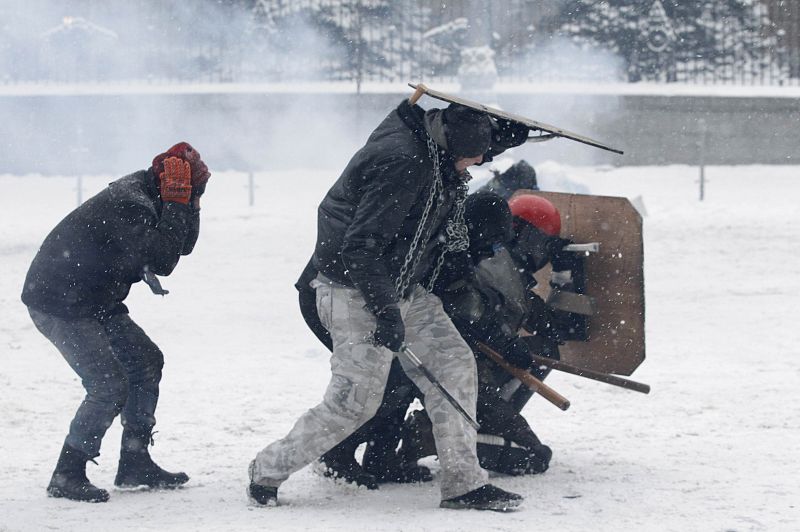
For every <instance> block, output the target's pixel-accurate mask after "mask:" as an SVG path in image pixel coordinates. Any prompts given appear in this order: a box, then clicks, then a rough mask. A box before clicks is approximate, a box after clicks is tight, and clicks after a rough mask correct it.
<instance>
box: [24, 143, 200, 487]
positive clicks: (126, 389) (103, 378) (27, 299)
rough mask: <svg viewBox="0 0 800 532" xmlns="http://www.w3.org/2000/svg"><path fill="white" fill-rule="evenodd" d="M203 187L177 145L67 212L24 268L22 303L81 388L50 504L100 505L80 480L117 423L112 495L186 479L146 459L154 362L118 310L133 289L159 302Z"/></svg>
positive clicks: (196, 168) (189, 242) (185, 149)
mask: <svg viewBox="0 0 800 532" xmlns="http://www.w3.org/2000/svg"><path fill="white" fill-rule="evenodd" d="M209 177H210V174H209V172H208V168H207V167H206V165H205V163H203V161H202V159H201V158H200V155H199V154H198V153H197V151H195V150H194V149H193V148H192V147H191V146H190V145H189V144H187V143H185V142H184V143H179V144H177V145H175V146H173V147H172V148H170V149H169V150H168V151H166V152H165V153H162V154H160V155H158V156H156V158H155V159H154V160H153V163H152V166H151V167H150V168H149V169H148V170H141V171H138V172H135V173H133V174H130V175H128V176H125V177H123V178H120V179H118V180H116V181H114V182H112V183H110V184H109V186H108V187H107V188H106V189H104V190H103V191H102V192H100V193H99V194H97V195H96V196H94V197H92V198H91V199H89V200H88V201H86V202H85V203H84V204H83V205H81V206H80V207H78V208H77V209H75V210H74V211H72V212H71V213H70V214H69V215H67V217H66V218H64V219H63V220H62V221H61V222H60V223H59V224H58V225H57V226H56V227H55V228H54V229H53V230H52V231H51V232H50V234H49V235H48V236H47V238H46V239H45V241H44V243H43V244H42V246H41V247H40V248H39V252H38V253H37V254H36V257H35V258H34V259H33V263H32V264H31V267H30V269H29V270H28V275H27V277H26V279H25V286H24V288H23V291H22V301H23V302H24V303H25V304H26V305H27V306H28V310H29V312H30V315H31V318H32V319H33V323H34V324H35V325H36V328H37V329H38V330H39V331H40V332H41V333H42V334H43V335H44V336H45V337H47V339H48V340H50V341H51V342H52V343H53V344H54V345H55V346H56V347H57V348H58V350H59V351H60V352H61V354H62V355H63V356H64V358H65V359H66V361H67V363H69V365H70V367H71V368H72V369H73V370H74V371H75V372H76V373H77V374H78V376H79V377H80V378H81V381H82V384H83V386H84V388H85V389H86V397H85V399H84V400H83V402H82V403H81V405H80V407H79V408H78V411H77V412H76V413H75V417H74V418H73V420H72V423H71V424H70V429H69V434H68V435H67V437H66V440H65V442H64V445H63V448H62V450H61V456H60V457H59V459H58V464H57V465H56V468H55V471H54V472H53V476H52V478H51V480H50V484H49V485H48V487H47V492H48V494H49V495H50V496H52V497H66V498H68V499H73V500H78V501H89V502H105V501H106V500H108V492H107V491H106V490H104V489H101V488H98V487H96V486H94V485H93V484H92V483H91V482H89V480H88V479H87V478H86V462H87V461H89V460H92V461H93V459H94V458H95V457H97V456H99V454H100V443H101V441H102V439H103V435H104V434H105V432H106V430H107V429H108V427H109V426H110V425H111V423H112V422H113V420H114V418H115V417H116V416H117V415H118V414H121V415H122V416H121V419H122V425H123V432H122V447H121V451H120V461H119V467H118V470H117V476H116V479H115V481H114V484H115V485H117V486H123V487H132V486H139V485H146V486H150V487H174V486H178V485H181V484H183V483H185V482H186V481H188V480H189V477H188V476H186V474H184V473H169V472H167V471H164V470H163V469H161V468H160V467H159V466H157V465H156V464H155V463H154V462H153V461H152V459H151V458H150V454H149V452H148V449H147V448H148V445H150V444H151V443H152V429H153V426H154V425H155V422H156V420H155V409H156V403H157V402H158V386H159V382H160V380H161V369H162V366H163V364H164V357H163V355H162V353H161V351H160V350H159V348H158V346H156V345H155V344H154V343H153V342H152V340H150V339H149V338H148V337H147V335H146V334H145V333H144V331H142V329H141V328H139V326H138V325H136V323H134V321H133V320H132V319H131V318H130V316H129V315H128V309H127V307H126V306H125V304H124V302H123V301H124V300H125V298H126V297H127V295H128V292H129V290H130V287H131V285H132V284H133V283H136V282H138V281H140V280H144V281H145V282H146V283H147V284H148V285H149V286H150V288H151V290H152V291H153V292H154V293H156V294H161V295H163V294H166V293H167V292H166V290H163V289H162V288H161V285H160V283H159V281H158V278H157V277H156V275H169V274H170V273H171V272H172V270H173V269H174V268H175V266H176V265H177V263H178V259H179V258H180V256H181V255H188V254H189V253H191V251H192V249H193V247H194V244H195V242H196V241H197V236H198V231H199V223H200V221H199V220H200V218H199V211H200V196H201V195H202V194H203V192H204V190H205V186H206V182H207V181H208V178H209Z"/></svg>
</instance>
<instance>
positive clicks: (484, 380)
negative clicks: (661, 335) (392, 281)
mask: <svg viewBox="0 0 800 532" xmlns="http://www.w3.org/2000/svg"><path fill="white" fill-rule="evenodd" d="M536 199H539V198H536ZM544 201H546V200H544ZM519 203H520V202H517V205H518V204H519ZM522 203H524V201H523V202H522ZM548 203H549V202H548ZM553 210H554V211H555V209H554V208H553ZM517 214H521V213H520V212H519V211H518V212H517ZM525 214H526V215H529V214H533V213H530V212H527V213H525ZM553 214H555V215H556V216H557V215H558V214H557V211H555V212H554V213H553ZM464 218H465V222H466V224H467V228H468V231H469V249H468V252H466V253H465V252H461V253H453V254H449V255H448V256H447V258H446V259H445V262H444V265H443V267H442V272H441V274H440V275H439V277H438V279H437V283H436V286H435V287H434V291H435V293H436V295H437V296H439V298H440V299H441V300H442V303H443V305H444V309H445V311H446V312H447V314H448V315H449V316H450V318H451V319H452V320H453V323H454V324H455V326H456V327H457V328H458V330H459V332H460V333H461V335H462V337H464V339H465V340H466V341H467V343H468V344H469V345H470V347H471V348H472V350H473V352H474V353H475V357H476V361H477V364H478V400H477V420H478V422H479V423H480V425H481V428H480V430H479V431H478V447H477V450H478V459H479V461H480V463H481V465H482V466H483V467H485V468H486V469H490V470H492V471H497V472H500V473H504V474H509V475H519V474H532V473H541V472H543V471H545V470H546V469H547V468H548V465H549V461H550V458H551V456H552V452H551V450H550V448H549V447H547V446H546V445H543V444H542V443H541V441H540V440H539V439H538V437H537V436H536V434H535V433H534V432H533V430H532V429H531V427H530V425H529V424H528V422H527V421H526V420H525V418H524V417H523V416H522V415H521V413H520V411H521V410H522V408H523V406H524V405H525V403H526V402H527V400H528V399H530V397H531V395H530V393H528V392H527V389H526V388H523V389H519V384H520V383H519V381H517V380H516V379H514V378H513V377H512V376H510V375H509V374H508V373H506V372H505V370H503V369H501V368H500V367H499V366H498V365H497V364H495V363H494V362H493V361H491V360H490V359H488V358H487V357H486V356H485V355H483V353H482V352H481V351H480V349H479V348H478V345H477V343H478V342H482V343H484V344H487V345H489V346H491V347H493V348H494V349H495V350H496V351H499V352H501V353H503V355H504V357H505V358H506V360H507V361H508V362H511V363H512V364H514V365H516V366H518V367H520V368H521V369H527V370H530V371H531V372H533V373H534V375H536V376H537V377H538V378H540V379H543V378H544V376H545V372H543V371H541V370H540V369H539V368H538V367H534V368H531V366H532V364H533V362H532V360H531V357H530V352H534V353H536V354H540V355H543V356H549V357H554V358H558V339H557V337H556V335H555V333H554V330H553V328H552V326H551V323H550V319H549V317H550V316H551V312H550V311H549V309H548V308H547V307H546V305H545V304H544V302H543V301H542V300H541V298H539V297H538V296H536V295H535V294H533V293H531V292H530V290H529V288H530V286H531V283H532V282H534V277H533V274H534V273H535V272H536V271H537V270H539V269H540V268H541V267H542V266H543V265H544V264H545V263H547V262H549V260H550V254H549V252H548V250H547V248H548V245H547V244H552V245H550V246H549V247H550V248H551V249H552V250H555V249H557V245H558V244H559V243H560V242H552V243H551V242H550V241H551V240H553V239H555V238H557V237H555V236H553V235H548V234H544V233H542V232H541V231H540V230H538V229H537V228H536V227H529V225H530V223H532V222H528V221H527V220H526V219H522V218H520V217H519V216H517V217H515V218H514V223H513V224H512V211H511V209H510V208H509V206H508V204H507V203H506V201H505V200H504V199H503V198H501V197H500V196H498V195H497V194H494V193H491V192H476V193H474V194H471V195H469V196H468V197H467V201H466V203H465V208H464ZM528 218H530V219H533V220H537V218H538V216H528ZM537 221H538V220H537ZM540 225H542V224H541V223H540ZM562 245H563V243H562ZM509 250H512V252H511V253H509ZM532 254H533V255H535V258H529V256H531V255H532ZM309 269H310V270H313V266H311V265H310V266H309V267H307V268H306V270H305V271H304V272H303V276H302V277H301V279H300V281H298V284H297V288H298V290H299V293H300V303H301V309H302V310H303V316H304V318H305V319H306V322H307V323H308V325H309V328H311V329H312V331H314V332H315V334H316V335H317V336H318V337H320V339H321V340H322V341H323V343H325V340H324V339H323V338H324V333H325V332H326V331H325V330H324V329H323V328H321V326H320V325H319V318H318V316H316V311H315V310H314V309H311V308H309V306H308V299H309V292H311V289H310V288H309V287H305V286H304V285H306V284H307V282H308V280H309V279H312V278H313V275H312V272H310V271H309ZM312 294H313V292H312ZM523 325H524V326H525V328H526V329H527V331H528V332H529V333H531V334H532V336H530V337H526V338H524V339H523V338H520V337H519V335H518V334H517V331H518V330H519V329H520V328H521V327H522V326H523ZM327 340H328V343H329V342H330V337H329V336H328V337H327ZM415 398H420V399H422V396H421V394H420V393H419V391H418V390H416V388H415V387H414V386H413V384H412V383H411V382H410V381H409V380H408V378H406V377H405V375H404V374H403V373H402V370H400V369H399V368H396V367H394V366H393V367H392V369H391V371H390V373H389V381H388V383H387V387H386V392H385V394H384V398H383V401H382V403H381V406H380V408H379V410H378V412H377V413H376V415H375V417H374V418H372V419H371V420H370V421H368V422H367V423H365V424H364V425H363V426H362V427H361V428H359V429H358V430H357V431H356V432H355V433H353V434H352V435H351V436H349V437H348V438H347V439H345V440H344V441H343V442H342V443H340V444H339V445H337V446H336V447H334V448H333V449H331V450H330V451H328V452H327V453H325V454H324V455H323V456H322V457H321V461H322V462H323V463H324V465H325V466H326V469H325V474H326V475H327V476H335V477H340V478H343V479H344V480H345V481H348V482H354V483H356V484H359V485H363V486H366V487H367V488H370V489H373V488H376V487H377V485H378V484H379V483H382V482H418V481H425V480H429V479H430V474H429V472H428V471H427V468H425V467H424V466H419V465H417V460H418V459H419V458H422V457H423V456H427V455H431V454H436V447H435V445H434V441H433V435H432V433H431V422H430V419H428V417H427V415H426V413H425V411H424V410H423V411H415V412H412V414H411V415H410V417H409V418H408V420H407V421H405V423H404V419H405V417H406V411H407V410H408V408H409V406H410V404H411V403H412V402H413V400H414V399H415ZM401 439H402V440H403V445H402V449H401V452H400V453H397V452H395V450H396V449H397V447H398V444H399V443H400V441H401ZM362 443H366V448H365V450H364V456H363V459H362V464H361V465H359V464H358V462H356V460H355V457H354V453H355V450H356V448H357V447H358V446H359V445H361V444H362Z"/></svg>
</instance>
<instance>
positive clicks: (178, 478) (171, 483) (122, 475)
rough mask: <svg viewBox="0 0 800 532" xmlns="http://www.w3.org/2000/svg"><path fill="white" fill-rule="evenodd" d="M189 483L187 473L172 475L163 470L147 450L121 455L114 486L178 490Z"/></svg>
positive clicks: (127, 452) (124, 452)
mask: <svg viewBox="0 0 800 532" xmlns="http://www.w3.org/2000/svg"><path fill="white" fill-rule="evenodd" d="M188 481H189V476H188V475H187V474H186V473H170V472H169V471H165V470H163V469H161V468H160V467H159V466H158V465H157V464H156V463H155V462H153V459H152V458H151V457H150V453H148V452H147V450H146V449H144V450H141V451H123V452H122V453H120V458H119V467H118V468H117V476H116V478H115V479H114V485H115V486H117V487H120V488H135V487H137V486H147V487H149V488H160V489H171V488H177V487H178V486H181V485H183V484H186V483H187V482H188Z"/></svg>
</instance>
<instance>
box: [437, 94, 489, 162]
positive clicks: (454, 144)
mask: <svg viewBox="0 0 800 532" xmlns="http://www.w3.org/2000/svg"><path fill="white" fill-rule="evenodd" d="M425 126H426V128H427V129H428V132H429V133H430V135H431V136H432V137H433V140H435V141H436V143H437V144H439V145H440V146H441V147H442V148H444V149H445V150H447V151H448V152H449V153H450V155H452V156H453V157H477V156H478V155H483V154H484V153H486V152H487V151H488V150H489V144H490V143H491V140H492V122H491V120H490V119H489V115H487V114H486V113H481V112H479V111H475V110H473V109H470V108H469V107H465V106H463V105H458V104H455V103H453V104H450V106H449V107H447V109H444V110H441V109H431V110H429V111H427V112H426V113H425Z"/></svg>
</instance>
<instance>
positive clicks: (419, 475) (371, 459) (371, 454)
mask: <svg viewBox="0 0 800 532" xmlns="http://www.w3.org/2000/svg"><path fill="white" fill-rule="evenodd" d="M362 462H363V466H362V467H363V468H364V471H366V472H367V473H369V474H371V475H373V476H374V477H375V479H376V480H377V481H378V483H381V484H382V483H386V482H396V483H398V484H411V483H415V482H430V481H431V480H433V475H431V470H430V469H428V468H427V467H425V466H421V465H418V464H417V462H416V460H409V461H406V460H403V459H402V458H401V457H400V456H398V455H397V453H395V451H394V450H391V451H389V452H388V453H386V452H382V450H380V449H378V450H377V451H376V450H375V449H374V446H372V445H370V443H367V448H366V449H365V450H364V459H363V460H362Z"/></svg>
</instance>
